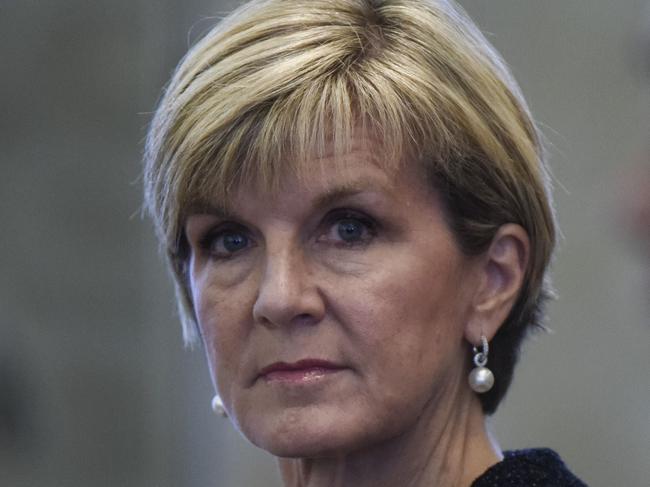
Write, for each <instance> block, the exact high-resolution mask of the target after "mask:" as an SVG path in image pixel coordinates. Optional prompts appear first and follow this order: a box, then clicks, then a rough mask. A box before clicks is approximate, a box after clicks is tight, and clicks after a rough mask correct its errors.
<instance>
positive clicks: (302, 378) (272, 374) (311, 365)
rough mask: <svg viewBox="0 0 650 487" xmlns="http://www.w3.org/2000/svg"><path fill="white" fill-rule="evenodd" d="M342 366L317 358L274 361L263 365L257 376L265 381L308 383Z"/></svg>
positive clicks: (338, 369)
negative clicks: (288, 361) (265, 365)
mask: <svg viewBox="0 0 650 487" xmlns="http://www.w3.org/2000/svg"><path fill="white" fill-rule="evenodd" d="M342 369H344V367H342V366H340V365H338V364H335V363H332V362H328V361H327V360H319V359H304V360H298V361H297V362H291V363H287V362H275V363H273V364H271V365H268V366H267V367H264V368H263V369H262V370H261V371H260V374H259V377H260V378H262V379H264V380H265V381H267V382H275V381H277V382H289V383H309V382H312V381H317V380H321V379H323V378H325V377H326V376H329V375H331V374H335V373H336V372H339V371H340V370H342Z"/></svg>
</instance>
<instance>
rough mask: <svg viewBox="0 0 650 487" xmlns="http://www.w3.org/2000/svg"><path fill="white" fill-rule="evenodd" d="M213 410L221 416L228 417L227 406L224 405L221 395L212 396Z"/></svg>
mask: <svg viewBox="0 0 650 487" xmlns="http://www.w3.org/2000/svg"><path fill="white" fill-rule="evenodd" d="M212 410H213V411H214V412H215V414H218V415H219V416H221V417H224V418H225V417H226V416H228V414H227V413H226V408H225V407H224V406H223V401H222V400H221V398H220V397H219V396H214V397H213V398H212Z"/></svg>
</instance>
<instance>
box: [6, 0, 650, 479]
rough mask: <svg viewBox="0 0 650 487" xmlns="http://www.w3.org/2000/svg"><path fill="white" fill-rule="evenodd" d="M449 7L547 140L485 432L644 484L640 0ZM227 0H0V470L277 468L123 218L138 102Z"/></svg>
mask: <svg viewBox="0 0 650 487" xmlns="http://www.w3.org/2000/svg"><path fill="white" fill-rule="evenodd" d="M460 3H461V4H462V5H463V6H464V7H465V8H466V9H467V10H468V11H469V13H470V14H471V15H472V17H473V18H474V19H475V20H476V21H477V22H478V24H479V25H480V26H481V27H482V29H483V30H484V31H485V32H486V33H487V35H488V37H489V38H490V39H491V41H492V42H493V43H494V44H495V46H496V47H497V49H499V50H500V51H501V53H502V54H503V55H504V57H505V58H506V60H507V61H508V62H509V64H510V66H511V67H512V70H513V71H514V73H515V76H516V77H517V78H518V80H519V82H520V83H521V86H522V89H523V91H524V94H525V95H526V96H527V98H528V100H529V102H530V104H531V106H532V109H533V113H534V114H535V116H536V118H537V120H538V122H539V123H540V124H541V126H542V127H543V130H544V132H545V133H546V135H547V137H548V139H549V150H550V154H551V164H552V167H553V169H554V173H555V176H556V178H557V180H558V183H557V187H556V200H557V206H558V213H559V218H560V223H561V227H562V230H563V233H564V238H563V240H562V242H561V244H560V248H559V252H558V254H557V259H556V262H555V265H554V276H555V281H556V285H557V288H558V289H559V292H560V299H559V300H558V301H557V302H555V303H554V304H553V305H552V306H551V316H550V318H551V319H550V326H551V328H552V329H553V330H554V333H552V334H549V335H543V336H540V337H538V338H537V339H535V340H534V341H532V342H530V343H529V344H528V346H527V347H526V352H525V354H524V359H523V362H522V364H521V366H520V367H519V369H518V372H517V373H516V376H515V382H514V385H513V387H512V390H511V393H510V394H509V396H508V398H507V399H506V401H505V403H504V405H503V406H502V407H501V409H500V410H499V412H498V413H497V414H496V416H495V418H494V428H495V429H496V431H497V434H498V436H499V438H500V440H501V444H502V446H503V447H504V448H521V447H529V446H549V447H552V448H555V449H557V450H558V451H559V452H560V453H561V455H562V456H564V458H565V459H566V461H567V463H568V464H569V465H570V466H571V467H572V468H573V469H574V470H575V471H576V472H577V473H578V474H579V476H581V477H583V478H584V480H585V481H586V482H587V483H588V484H589V485H591V486H595V487H598V486H610V485H624V486H641V487H643V486H648V485H650V484H649V483H648V482H649V480H648V479H650V323H649V322H650V319H649V318H648V316H649V314H650V303H649V298H648V296H649V295H650V292H649V291H650V268H649V263H650V259H649V258H650V253H648V252H649V251H650V244H649V243H648V242H647V241H646V242H645V243H643V242H642V240H643V237H644V236H645V237H646V238H648V237H649V236H650V235H648V229H649V228H650V226H645V224H644V220H643V219H642V218H639V217H637V216H638V215H637V216H632V211H633V209H634V208H635V207H636V208H637V209H638V206H639V202H640V201H642V200H643V198H646V199H647V198H648V195H649V194H650V184H649V183H648V179H647V177H646V176H644V174H648V173H649V172H650V168H649V166H650V157H649V156H648V152H647V151H648V147H649V145H650V142H649V139H650V137H649V135H650V130H649V129H650V73H649V68H650V43H648V46H647V47H646V49H648V50H647V51H645V52H644V51H643V48H642V45H643V41H642V39H643V35H642V34H641V33H642V32H643V24H644V22H645V24H646V27H645V28H646V29H648V31H650V18H649V17H650V10H648V9H649V8H650V7H648V5H647V2H646V1H645V0H618V1H616V2H612V1H611V0H545V1H543V2H539V1H527V2H522V1H521V0H491V1H485V0H464V1H461V2H460ZM234 4H235V2H233V1H229V2H228V1H224V2H219V1H217V0H212V1H208V0H159V1H156V2H152V1H146V0H111V1H108V0H104V1H99V0H98V1H93V2H88V1H85V0H59V1H42V0H41V1H36V0H0V40H1V42H0V70H1V71H0V73H1V75H0V485H1V486H3V487H4V486H7V487H68V486H70V487H76V486H92V487H104V486H107V487H108V486H110V487H115V486H124V487H129V486H138V487H141V486H157V487H172V486H174V487H176V486H184V487H212V486H219V487H240V486H247V487H248V486H251V487H257V486H259V487H262V486H264V487H268V486H271V487H273V486H277V485H279V483H278V477H277V475H276V473H275V469H274V461H273V460H272V459H271V458H270V457H269V456H268V455H266V454H263V453H260V452H259V451H257V450H256V449H254V448H253V447H251V446H250V445H248V444H247V443H246V442H245V441H244V440H243V439H241V438H240V436H239V434H238V433H237V432H236V431H234V429H233V428H232V427H231V426H230V424H229V423H228V422H227V421H224V420H222V419H220V418H218V417H215V416H214V415H213V414H212V413H211V411H210V399H211V397H212V391H211V386H210V383H209V377H208V372H207V368H206V367H205V365H204V363H203V362H204V360H203V356H202V351H201V350H200V349H197V350H194V351H189V350H184V348H183V345H182V341H181V334H180V326H179V324H178V322H177V316H176V311H175V305H174V300H173V295H172V290H171V285H170V282H169V279H168V276H167V272H166V270H165V268H164V266H163V261H162V259H161V258H160V256H159V255H158V254H157V252H156V248H157V247H156V242H155V241H154V238H153V232H152V228H151V225H150V223H149V222H148V221H146V220H144V221H143V220H142V219H141V218H140V201H141V181H140V156H141V151H142V139H143V137H144V134H145V129H146V125H147V123H148V120H149V118H150V113H151V111H152V110H153V108H154V106H155V103H156V100H157V99H158V97H159V95H160V92H161V88H162V86H163V85H164V83H165V82H166V80H167V79H168V77H169V75H170V74H171V71H172V69H173V67H174V66H175V65H176V63H177V62H178V60H179V58H180V57H181V56H182V54H183V53H184V52H185V51H186V50H187V47H188V46H189V45H190V44H191V43H192V42H194V41H195V40H196V39H197V38H198V37H199V36H200V35H201V33H203V32H205V31H206V30H207V29H208V28H209V27H210V26H211V25H212V24H213V23H214V19H215V17H218V16H220V15H222V14H224V13H226V12H227V11H229V10H230V9H231V8H232V7H233V6H234ZM644 18H645V19H646V20H645V21H644V20H643V19H644ZM648 37H650V35H648ZM644 177H646V179H645V180H644V179H643V178H644ZM644 181H645V182H644ZM646 215H647V214H646ZM645 223H647V222H645Z"/></svg>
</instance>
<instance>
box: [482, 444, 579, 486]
mask: <svg viewBox="0 0 650 487" xmlns="http://www.w3.org/2000/svg"><path fill="white" fill-rule="evenodd" d="M471 487H587V486H586V484H585V483H583V482H582V481H580V480H579V479H578V478H577V477H576V476H575V475H573V474H572V473H571V472H570V471H569V469H568V468H567V467H566V465H564V462H563V461H562V459H561V458H560V456H559V455H558V454H557V453H555V452H554V451H553V450H549V449H548V448H535V449H530V450H516V451H507V452H504V459H503V460H502V461H501V462H499V463H497V464H496V465H493V466H492V467H490V468H489V469H487V471H486V472H485V473H484V474H483V475H481V476H480V477H479V478H477V479H476V480H475V481H474V482H473V483H472V485H471Z"/></svg>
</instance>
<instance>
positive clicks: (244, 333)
mask: <svg viewBox="0 0 650 487" xmlns="http://www.w3.org/2000/svg"><path fill="white" fill-rule="evenodd" d="M145 166H146V167H145V186H146V203H147V207H148V209H149V211H150V214H151V215H152V216H153V219H154V221H155V224H156V228H157V231H158V235H159V237H160V240H161V242H162V245H163V246H164V248H165V250H166V253H167V255H168V257H169V262H170V265H171V268H172V270H173V274H174V278H175V282H176V286H177V291H178V299H179V303H180V309H181V315H182V320H183V327H184V328H183V329H184V336H185V338H186V340H188V341H193V340H196V339H200V340H201V342H202V343H203V345H204V347H205V351H206V355H207V359H208V365H209V368H210V372H211V375H212V379H213V382H214V384H215V388H216V391H217V393H218V396H217V397H216V398H215V403H214V407H215V409H216V410H219V411H223V412H224V414H227V416H228V417H229V418H230V420H231V421H232V422H233V423H234V425H235V426H236V427H237V428H238V429H239V430H240V431H241V432H242V434H243V435H244V436H245V437H246V438H247V439H249V440H250V441H251V442H252V443H254V444H255V445H257V446H258V447H260V448H262V449H264V450H266V451H268V452H270V453H272V454H274V455H276V456H277V457H279V464H280V468H281V472H282V477H283V479H284V482H285V484H286V485H288V486H294V485H305V486H321V485H323V486H365V485H372V486H383V485H386V486H398V485H399V486H424V485H427V486H430V485H436V486H469V485H473V486H475V487H479V486H486V485H553V486H559V485H583V484H582V483H580V482H579V481H578V480H577V479H575V477H573V475H572V474H571V473H570V472H569V471H568V470H566V468H565V467H564V465H563V464H562V462H561V461H560V460H559V458H558V457H557V456H556V455H555V454H554V453H552V452H550V451H547V450H531V451H524V452H511V453H506V454H505V458H504V454H503V453H502V452H501V451H500V449H499V447H498V445H497V444H496V442H495V440H494V439H493V438H491V436H490V434H489V433H488V431H487V429H486V426H485V418H486V415H489V414H491V413H493V412H494V411H495V409H496V408H497V406H498V404H499V402H500V401H501V400H502V398H503V396H504V394H505V393H506V390H507V389H508V386H509V384H510V381H511V378H512V372H513V368H514V365H515V362H516V361H517V355H518V349H519V346H520V343H521V341H522V339H523V338H524V336H525V335H526V334H527V333H528V332H529V331H530V330H532V329H534V328H536V327H539V326H541V325H540V321H541V320H542V309H543V305H544V302H545V301H546V300H547V298H548V297H549V295H550V287H549V283H548V281H547V279H546V268H547V266H548V263H549V260H550V258H551V253H552V249H553V245H554V239H555V233H554V221H553V212H552V208H551V205H550V202H549V193H548V186H549V177H548V174H547V170H546V166H545V163H544V155H543V151H542V148H541V145H540V137H539V134H538V132H537V130H536V128H535V126H534V124H533V122H532V121H531V117H530V115H529V113H528V109H527V107H526V104H525V102H524V100H523V98H522V97H521V94H520V93H519V90H518V88H517V85H516V84H515V82H514V80H513V79H512V78H511V76H510V74H509V73H508V71H507V69H506V68H505V66H504V64H503V62H502V61H501V59H500V58H499V56H498V55H497V54H496V53H495V52H494V50H493V49H492V48H491V47H490V45H489V44H488V43H487V41H486V40H485V38H484V37H483V36H482V35H481V34H480V32H479V31H478V30H477V28H476V27H475V26H474V25H473V24H472V22H471V21H470V20H469V19H468V18H467V17H466V16H465V14H464V13H462V11H461V10H460V9H459V8H458V7H456V6H455V5H453V4H451V3H449V2H447V1H433V0H393V1H390V0H386V1H381V0H376V1H370V0H309V1H286V0H267V1H254V2H251V3H249V4H247V5H245V6H244V7H242V8H241V9H239V10H238V11H237V12H235V13H234V14H232V15H231V16H230V17H228V18H227V19H225V20H224V21H223V22H221V23H220V24H219V25H218V26H217V27H215V28H214V29H213V30H212V31H211V32H209V33H208V34H207V35H206V36H205V38H204V39H203V40H202V41H200V42H199V43H198V44H197V45H196V46H195V47H193V48H192V49H191V50H190V52H189V53H188V54H187V56H186V57H185V58H184V59H183V61H182V62H181V63H180V65H179V67H178V68H177V70H176V73H175V75H174V77H173V79H172V80H171V83H170V85H169V86H168V88H167V90H166V92H165V95H164V97H163V99H162V100H161V102H160V105H159V107H158V109H157V112H156V114H155V117H154V120H153V123H152V126H151V128H150V132H149V135H148V139H147V148H146V155H145Z"/></svg>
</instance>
